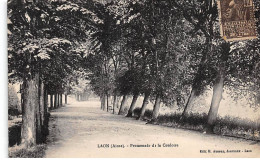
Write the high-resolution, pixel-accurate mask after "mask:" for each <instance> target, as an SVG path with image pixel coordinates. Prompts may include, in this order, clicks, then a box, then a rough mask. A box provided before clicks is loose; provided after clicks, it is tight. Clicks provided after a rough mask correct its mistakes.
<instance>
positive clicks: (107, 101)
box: [107, 94, 109, 112]
mask: <svg viewBox="0 0 260 161" xmlns="http://www.w3.org/2000/svg"><path fill="white" fill-rule="evenodd" d="M108 111H109V96H108V94H107V112H108Z"/></svg>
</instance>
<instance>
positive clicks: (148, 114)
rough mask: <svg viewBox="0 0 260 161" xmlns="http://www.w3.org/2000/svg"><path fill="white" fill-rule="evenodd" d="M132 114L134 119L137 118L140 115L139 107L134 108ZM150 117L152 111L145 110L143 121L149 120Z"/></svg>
mask: <svg viewBox="0 0 260 161" xmlns="http://www.w3.org/2000/svg"><path fill="white" fill-rule="evenodd" d="M133 113H134V117H138V116H140V114H141V108H140V107H137V108H135V109H134V111H133ZM152 115H153V111H152V110H149V109H148V110H145V112H144V118H145V119H151V118H152Z"/></svg>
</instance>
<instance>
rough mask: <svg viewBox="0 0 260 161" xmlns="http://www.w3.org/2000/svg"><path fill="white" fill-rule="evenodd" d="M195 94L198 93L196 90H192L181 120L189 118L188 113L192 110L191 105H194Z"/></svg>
mask: <svg viewBox="0 0 260 161" xmlns="http://www.w3.org/2000/svg"><path fill="white" fill-rule="evenodd" d="M195 92H196V89H194V88H192V90H191V93H190V96H189V98H188V101H187V102H186V105H185V107H184V110H183V112H182V114H181V118H180V120H183V118H184V117H187V116H188V111H189V110H190V108H191V104H192V102H193V101H194V99H195Z"/></svg>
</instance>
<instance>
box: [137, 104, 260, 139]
mask: <svg viewBox="0 0 260 161" xmlns="http://www.w3.org/2000/svg"><path fill="white" fill-rule="evenodd" d="M140 112H141V110H140V108H136V109H135V110H134V116H136V117H137V116H138V115H139V114H140ZM180 117H181V114H179V113H173V114H165V115H159V116H158V118H157V120H156V121H155V122H153V124H159V125H164V126H169V127H177V128H185V129H190V130H196V131H201V132H202V131H204V129H205V127H206V123H207V114H206V113H203V114H199V113H191V114H190V115H189V116H187V117H184V118H183V119H182V120H181V121H180ZM151 118H152V110H146V111H145V114H144V119H145V120H150V119H151ZM259 132H260V125H259V124H257V123H256V122H253V121H251V120H247V119H241V118H238V117H235V118H232V117H229V116H226V117H223V118H220V117H218V118H217V121H216V123H215V126H214V133H215V134H218V135H223V136H232V137H239V138H245V139H249V140H256V141H260V135H259Z"/></svg>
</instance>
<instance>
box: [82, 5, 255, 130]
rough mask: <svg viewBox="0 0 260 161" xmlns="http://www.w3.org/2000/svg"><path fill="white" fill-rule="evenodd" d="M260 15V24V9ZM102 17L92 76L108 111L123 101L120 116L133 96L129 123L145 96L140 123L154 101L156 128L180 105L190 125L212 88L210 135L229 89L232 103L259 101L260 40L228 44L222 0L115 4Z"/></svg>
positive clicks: (92, 57)
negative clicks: (163, 110) (197, 102)
mask: <svg viewBox="0 0 260 161" xmlns="http://www.w3.org/2000/svg"><path fill="white" fill-rule="evenodd" d="M255 7H256V9H257V11H256V12H255V17H256V19H258V20H259V10H258V9H259V2H258V1H255ZM99 11H100V12H99V14H97V16H98V17H99V19H101V20H102V21H103V23H101V24H99V25H98V26H96V27H95V30H94V32H93V33H92V34H90V40H91V42H92V44H93V45H92V46H91V51H92V53H91V54H90V55H89V56H88V57H87V58H86V68H87V69H88V70H89V71H90V76H89V79H90V84H91V85H92V89H93V90H94V91H95V92H96V94H98V95H99V96H100V99H101V108H102V109H105V108H106V109H107V110H109V109H108V108H109V101H108V100H109V99H108V98H109V97H110V96H111V95H112V96H113V97H114V99H113V100H114V101H113V102H114V103H113V108H115V107H116V102H117V101H116V100H117V97H119V96H123V98H122V102H121V105H120V109H119V114H122V111H123V108H124V106H125V102H126V99H127V96H133V97H132V103H131V105H130V108H129V110H128V114H127V115H126V116H130V117H131V116H132V113H133V109H134V108H135V104H136V101H137V98H138V97H139V96H144V100H143V104H142V107H141V114H140V116H139V119H142V118H143V116H144V112H145V109H146V107H147V104H148V101H149V100H152V101H153V102H154V107H153V116H152V121H155V120H156V119H157V117H158V114H159V109H160V104H161V103H164V104H165V105H167V106H171V105H173V104H174V103H176V104H177V105H178V106H179V107H180V108H183V117H187V116H188V111H190V110H191V109H190V108H191V105H192V103H193V101H194V99H195V98H196V97H197V96H199V95H201V94H202V93H203V92H204V91H205V89H206V88H213V96H212V101H211V106H210V110H209V113H208V121H207V124H208V127H207V128H206V131H207V132H208V133H211V132H213V126H214V123H215V121H216V119H217V114H218V109H219V105H220V102H221V100H222V93H223V90H224V87H225V88H227V89H228V90H229V91H232V93H231V95H232V96H233V97H234V98H238V97H241V96H242V97H243V96H244V95H246V94H250V95H251V98H256V95H257V93H259V72H258V70H259V63H258V62H259V61H260V59H259V58H260V57H259V56H260V55H259V39H255V40H249V41H236V42H226V41H224V40H223V39H222V38H221V36H220V33H219V19H218V9H217V1H216V0H208V1H201V0H192V1H190V0H184V1H172V0H161V1H156V0H134V1H127V0H114V1H111V2H109V3H101V4H100V9H99ZM256 22H258V21H256ZM257 29H258V31H257V32H259V29H260V28H259V23H258V24H257ZM250 101H252V100H250ZM250 101H249V103H250ZM251 103H252V102H251ZM183 117H182V118H183Z"/></svg>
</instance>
